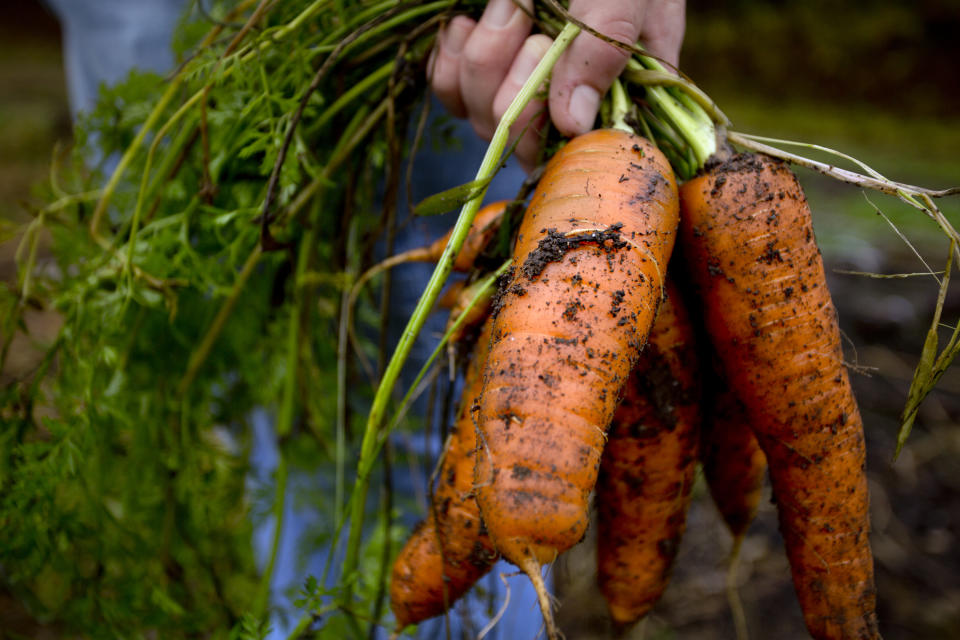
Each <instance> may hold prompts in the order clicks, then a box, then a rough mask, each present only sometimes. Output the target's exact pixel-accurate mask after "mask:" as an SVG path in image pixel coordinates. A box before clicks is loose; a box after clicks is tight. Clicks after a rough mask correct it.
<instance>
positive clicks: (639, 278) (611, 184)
mask: <svg viewBox="0 0 960 640" xmlns="http://www.w3.org/2000/svg"><path fill="white" fill-rule="evenodd" d="M677 211H678V203H677V196H676V183H675V180H674V177H673V172H672V171H671V169H670V166H669V164H668V163H667V161H666V159H665V158H664V157H663V155H662V154H661V153H660V152H659V151H657V150H656V149H655V148H654V147H653V145H651V144H650V143H649V142H647V141H646V140H644V139H642V138H640V137H637V136H634V135H632V134H628V133H626V132H623V131H620V130H612V129H605V130H597V131H592V132H590V133H586V134H584V135H581V136H578V137H577V138H575V139H573V140H572V141H570V142H569V143H568V144H567V145H566V146H565V147H563V148H562V149H561V150H560V151H558V152H557V153H556V154H555V155H554V157H553V158H552V159H551V160H550V162H549V163H548V165H547V167H546V169H545V171H544V174H543V177H542V179H541V181H540V183H539V185H538V187H537V190H536V192H535V193H534V195H533V197H532V199H531V202H530V206H529V207H528V209H527V212H526V214H525V216H524V219H523V221H522V222H521V225H520V229H519V232H518V237H517V242H516V246H515V249H514V257H513V270H512V274H511V275H510V276H509V277H508V278H507V282H506V283H505V286H503V287H502V289H501V293H502V295H501V298H500V300H499V307H497V306H495V311H494V312H495V314H496V315H495V322H494V328H493V338H492V343H491V346H490V355H489V359H488V361H487V365H486V367H485V373H484V384H483V391H482V393H481V397H480V403H479V408H478V413H477V424H478V428H479V431H480V434H481V441H480V443H479V444H480V450H479V455H478V456H477V468H476V486H477V500H478V502H479V503H480V510H481V513H482V514H483V518H484V521H485V522H486V523H487V527H488V530H489V532H490V535H491V537H492V538H493V540H494V542H495V544H496V547H497V549H498V551H500V553H501V554H503V556H504V557H505V558H507V559H508V560H510V561H511V562H513V563H514V564H516V565H517V566H518V567H520V568H521V569H522V570H523V571H524V572H525V573H526V574H527V575H528V576H529V577H530V579H531V580H532V581H533V583H534V586H535V587H536V589H537V592H538V596H539V602H540V607H541V610H542V612H543V615H544V622H545V624H546V626H547V634H548V636H549V637H550V638H555V637H556V636H557V631H556V628H555V626H554V623H553V617H552V613H551V611H550V603H549V594H548V593H547V591H546V588H545V586H544V584H543V579H542V577H541V575H540V565H541V564H544V563H548V562H552V561H553V559H554V558H556V556H557V555H558V554H559V553H562V552H563V551H565V550H567V549H569V548H570V547H571V546H573V545H574V544H576V543H577V542H578V541H579V540H580V539H581V538H582V537H583V535H584V532H585V531H586V527H587V522H588V512H587V502H588V497H589V495H590V492H591V490H592V489H593V486H594V484H595V483H596V478H597V470H598V469H599V466H600V455H601V452H602V450H603V445H604V441H605V438H606V429H607V425H608V424H609V422H610V418H612V416H613V412H614V409H615V408H616V404H617V401H618V398H619V393H620V389H621V387H622V386H623V385H624V383H625V382H626V380H627V376H628V374H629V373H630V370H631V369H632V368H633V364H634V362H636V359H637V356H638V354H639V351H640V349H641V348H642V347H643V344H644V341H645V340H646V336H647V334H648V333H649V330H650V325H651V324H652V322H653V318H654V315H655V312H656V309H657V305H658V304H659V300H660V298H661V296H662V291H661V289H662V286H663V278H664V274H665V272H666V267H667V262H668V261H669V257H670V253H671V251H672V249H673V244H674V240H675V235H676V234H675V228H676V224H677Z"/></svg>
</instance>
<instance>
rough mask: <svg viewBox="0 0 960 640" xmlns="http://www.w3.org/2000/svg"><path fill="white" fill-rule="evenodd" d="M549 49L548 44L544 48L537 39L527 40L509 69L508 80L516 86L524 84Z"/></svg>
mask: <svg viewBox="0 0 960 640" xmlns="http://www.w3.org/2000/svg"><path fill="white" fill-rule="evenodd" d="M549 47H550V44H549V43H547V45H546V46H544V45H543V42H542V41H541V40H540V39H539V38H528V39H527V41H526V42H524V43H523V48H522V49H520V53H518V54H517V57H516V59H515V60H514V61H513V66H512V67H510V80H511V81H513V82H515V83H516V84H518V85H522V84H523V83H524V82H526V81H527V78H529V77H530V74H531V73H533V70H534V68H536V66H537V64H539V62H540V60H541V59H542V58H543V56H544V54H546V52H547V49H548V48H549Z"/></svg>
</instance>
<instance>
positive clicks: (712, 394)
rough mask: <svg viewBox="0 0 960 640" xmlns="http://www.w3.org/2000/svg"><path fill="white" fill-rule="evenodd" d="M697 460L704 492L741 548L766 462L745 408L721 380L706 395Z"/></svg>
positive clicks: (719, 378)
mask: <svg viewBox="0 0 960 640" xmlns="http://www.w3.org/2000/svg"><path fill="white" fill-rule="evenodd" d="M706 395H707V397H706V405H707V410H706V411H705V412H704V418H703V427H702V429H701V432H700V461H701V462H702V463H703V475H704V478H705V479H706V481H707V488H708V489H709V490H710V495H711V497H713V502H714V504H715V505H717V511H719V512H720V517H722V518H723V521H724V522H725V523H726V525H727V528H728V529H730V533H731V534H732V535H733V539H734V550H736V549H737V548H738V547H739V544H740V541H741V540H742V538H743V535H744V534H745V533H746V531H747V527H749V526H750V523H751V522H753V518H754V516H756V514H757V506H758V505H759V504H760V498H761V496H762V494H763V479H764V476H766V473H767V458H766V456H765V455H763V450H761V449H760V445H759V443H758V442H757V437H756V436H755V435H754V433H753V429H751V428H750V420H749V418H747V410H746V407H744V406H743V403H742V402H741V401H740V399H739V398H738V397H737V396H736V394H735V393H733V390H731V389H730V387H729V385H727V384H726V381H725V380H724V379H723V376H722V375H719V374H718V375H716V376H715V377H714V378H713V381H712V384H711V385H710V387H709V389H708V390H707V394H706Z"/></svg>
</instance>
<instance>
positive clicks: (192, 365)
mask: <svg viewBox="0 0 960 640" xmlns="http://www.w3.org/2000/svg"><path fill="white" fill-rule="evenodd" d="M262 255H263V251H262V250H261V248H260V243H259V242H258V243H257V244H256V246H255V247H254V248H253V251H252V252H251V253H250V256H249V257H248V258H247V261H246V262H245V263H244V264H243V268H241V269H240V273H239V274H238V275H237V280H236V282H234V283H233V288H232V289H231V290H230V295H229V296H227V299H226V300H224V301H223V305H221V307H220V311H218V312H217V315H216V317H215V318H214V319H213V322H212V323H211V324H210V328H209V329H207V333H206V334H204V336H203V340H202V341H201V342H200V346H198V347H197V348H196V350H195V351H194V352H193V353H192V354H191V355H190V361H189V362H188V364H187V371H186V373H184V374H183V378H182V379H181V380H180V384H179V385H178V386H177V395H178V396H183V395H184V394H185V393H186V392H187V390H188V389H189V388H190V385H191V384H192V383H193V380H194V378H196V376H197V373H198V372H199V371H200V367H201V365H203V363H204V361H206V359H207V356H209V355H210V350H211V349H213V344H214V343H215V342H216V341H217V337H219V335H220V332H221V331H222V330H223V327H224V325H225V324H226V323H227V318H229V317H230V314H231V313H233V308H234V307H235V306H236V304H237V300H238V299H239V298H240V294H241V293H242V292H243V287H244V285H246V283H247V280H249V279H250V276H251V275H252V274H253V268H254V267H256V266H257V263H258V262H259V261H260V257H261V256H262Z"/></svg>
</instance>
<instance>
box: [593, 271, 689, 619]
mask: <svg viewBox="0 0 960 640" xmlns="http://www.w3.org/2000/svg"><path fill="white" fill-rule="evenodd" d="M700 397H701V393H700V371H699V367H698V363H697V353H696V348H695V345H694V330H693V326H692V325H691V323H690V318H689V317H688V316H687V313H686V309H685V308H684V307H683V304H682V301H681V300H680V296H679V295H678V292H677V290H676V289H675V287H674V286H673V282H672V280H670V281H668V288H667V297H666V298H665V299H664V301H663V303H662V304H661V305H660V311H659V312H658V314H657V319H656V322H654V324H653V329H651V331H650V337H649V338H648V339H647V345H646V347H644V350H643V353H641V354H640V360H639V361H638V362H637V365H636V367H634V369H633V371H632V372H631V374H630V379H629V381H628V382H627V384H626V386H625V387H624V391H623V401H622V402H621V404H620V406H619V407H617V411H616V413H614V415H613V422H612V423H611V425H610V434H609V439H608V441H607V446H606V448H605V449H604V451H603V458H602V460H601V463H600V475H599V477H598V479H597V492H596V499H595V503H596V505H597V578H598V582H599V585H600V590H601V592H602V593H603V595H604V597H605V598H606V600H607V606H608V608H609V610H610V616H611V618H612V619H613V621H614V624H615V625H616V626H617V627H618V628H620V629H621V630H623V629H625V628H626V627H629V626H630V625H632V624H634V623H635V622H636V621H637V620H639V619H640V618H642V617H643V616H644V615H646V613H647V612H648V611H649V610H650V609H651V608H652V607H653V605H654V604H655V603H656V602H657V600H659V598H660V596H661V595H662V594H663V590H664V589H665V588H666V586H667V581H668V579H669V573H670V567H671V565H672V564H673V559H674V557H675V556H676V552H677V549H678V547H679V544H680V538H681V536H682V535H683V531H684V527H685V524H686V514H687V507H688V505H689V503H690V491H691V489H692V487H693V478H694V471H695V468H696V460H697V437H698V434H699V431H700Z"/></svg>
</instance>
